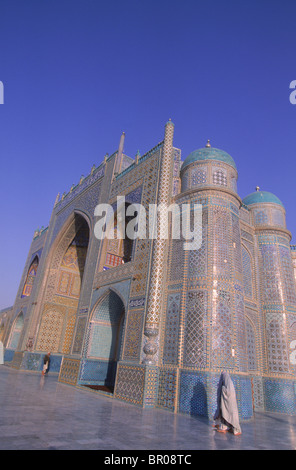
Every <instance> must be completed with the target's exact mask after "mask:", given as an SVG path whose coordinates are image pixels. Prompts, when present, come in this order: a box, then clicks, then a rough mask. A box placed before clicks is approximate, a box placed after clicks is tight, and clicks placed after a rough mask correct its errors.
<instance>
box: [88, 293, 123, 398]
mask: <svg viewBox="0 0 296 470" xmlns="http://www.w3.org/2000/svg"><path fill="white" fill-rule="evenodd" d="M124 314H125V309H124V304H123V301H122V300H121V298H120V297H119V295H117V294H116V293H115V292H114V291H112V290H109V291H108V292H107V294H105V295H104V296H103V298H102V299H101V300H100V301H99V302H98V304H97V306H96V307H95V309H94V311H93V314H92V319H91V321H90V324H89V329H88V335H87V340H86V360H84V361H83V366H82V370H81V375H80V378H81V383H83V384H84V385H88V386H91V387H92V388H97V389H100V388H101V389H103V390H104V389H107V391H111V392H113V389H114V384H115V376H116V368H117V363H118V361H119V359H120V353H121V345H122V338H123V328H124Z"/></svg>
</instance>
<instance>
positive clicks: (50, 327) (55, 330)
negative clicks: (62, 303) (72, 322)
mask: <svg viewBox="0 0 296 470" xmlns="http://www.w3.org/2000/svg"><path fill="white" fill-rule="evenodd" d="M48 307H49V306H47V308H48ZM45 308H46V307H45ZM63 322H64V317H63V313H62V312H58V311H57V310H56V308H55V306H53V307H52V309H50V310H48V311H45V312H44V313H43V315H42V321H41V325H40V330H39V335H38V342H37V345H36V349H37V350H39V351H48V352H58V351H59V344H60V340H61V335H62V329H63Z"/></svg>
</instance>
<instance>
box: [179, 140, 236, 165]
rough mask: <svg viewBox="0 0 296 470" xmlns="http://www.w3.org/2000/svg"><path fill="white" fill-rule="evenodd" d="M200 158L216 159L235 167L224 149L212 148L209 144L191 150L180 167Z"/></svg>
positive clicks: (200, 159)
mask: <svg viewBox="0 0 296 470" xmlns="http://www.w3.org/2000/svg"><path fill="white" fill-rule="evenodd" d="M202 160H218V161H220V162H224V163H228V165H230V166H232V167H233V168H235V169H236V165H235V162H234V160H233V158H232V157H231V156H230V155H229V154H228V153H226V152H224V150H220V149H216V148H213V147H211V146H210V145H209V144H207V146H206V147H204V148H201V149H198V150H194V152H191V153H190V154H189V155H188V157H187V158H186V159H185V161H184V163H183V165H182V169H184V168H185V167H186V166H188V165H190V163H193V162H198V161H202Z"/></svg>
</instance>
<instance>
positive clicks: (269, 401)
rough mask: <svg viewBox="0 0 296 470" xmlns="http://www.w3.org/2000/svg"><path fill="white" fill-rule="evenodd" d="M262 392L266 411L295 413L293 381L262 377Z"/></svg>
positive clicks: (295, 394) (295, 397)
mask: <svg viewBox="0 0 296 470" xmlns="http://www.w3.org/2000/svg"><path fill="white" fill-rule="evenodd" d="M264 394H265V409H266V411H276V412H278V413H288V414H290V415H295V414H296V393H295V381H292V380H283V379H264Z"/></svg>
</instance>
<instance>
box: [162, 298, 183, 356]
mask: <svg viewBox="0 0 296 470" xmlns="http://www.w3.org/2000/svg"><path fill="white" fill-rule="evenodd" d="M180 296H181V294H180V293H175V294H169V295H168V300H167V314H166V326H165V342H164V348H163V363H164V364H177V363H178V347H179V327H180V326H179V324H180V312H179V308H180Z"/></svg>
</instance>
